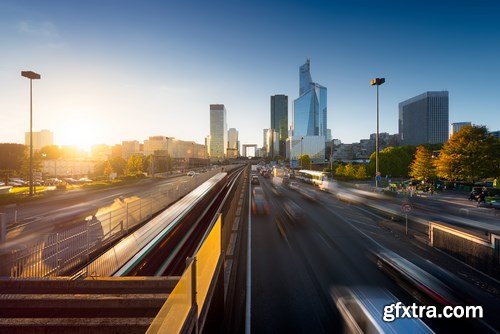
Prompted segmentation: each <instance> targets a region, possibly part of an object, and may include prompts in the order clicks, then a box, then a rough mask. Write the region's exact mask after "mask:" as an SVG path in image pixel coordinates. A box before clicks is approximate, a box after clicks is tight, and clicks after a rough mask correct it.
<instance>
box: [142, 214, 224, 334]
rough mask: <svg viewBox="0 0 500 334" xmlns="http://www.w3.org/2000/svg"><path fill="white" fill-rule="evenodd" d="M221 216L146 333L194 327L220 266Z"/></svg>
mask: <svg viewBox="0 0 500 334" xmlns="http://www.w3.org/2000/svg"><path fill="white" fill-rule="evenodd" d="M221 217H222V216H221V215H220V214H219V216H218V218H217V221H216V223H215V224H214V225H213V228H212V230H211V231H210V233H209V234H208V235H207V237H206V239H205V240H204V241H203V243H202V244H201V247H200V249H199V250H198V252H197V253H196V254H195V255H194V257H192V258H190V259H189V260H188V265H187V267H186V270H185V271H184V273H183V274H182V276H181V278H180V280H179V283H177V285H176V286H175V288H174V290H173V291H172V293H171V294H170V295H169V296H168V298H167V300H166V302H165V304H164V305H163V307H162V308H161V309H160V312H159V313H158V314H157V316H156V317H155V318H154V320H153V322H152V323H151V325H150V327H149V328H148V331H147V332H146V333H148V334H153V333H181V332H190V331H191V329H192V328H198V321H199V318H200V317H201V316H202V314H201V313H202V310H203V309H204V308H205V305H206V304H207V303H208V302H209V299H210V297H211V294H210V293H209V292H210V289H211V287H213V283H214V280H213V278H214V275H215V273H216V270H217V266H220V264H221V256H222V252H221V233H222V232H221V231H222V218H221ZM195 332H196V331H195Z"/></svg>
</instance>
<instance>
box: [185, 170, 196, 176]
mask: <svg viewBox="0 0 500 334" xmlns="http://www.w3.org/2000/svg"><path fill="white" fill-rule="evenodd" d="M195 175H196V173H195V172H194V171H190V172H188V173H187V176H191V177H193V176H195Z"/></svg>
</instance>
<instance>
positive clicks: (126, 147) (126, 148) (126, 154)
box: [122, 140, 144, 160]
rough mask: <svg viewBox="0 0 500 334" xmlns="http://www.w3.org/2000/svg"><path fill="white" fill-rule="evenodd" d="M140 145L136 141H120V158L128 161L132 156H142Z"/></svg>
mask: <svg viewBox="0 0 500 334" xmlns="http://www.w3.org/2000/svg"><path fill="white" fill-rule="evenodd" d="M143 153H144V152H141V144H140V143H139V141H137V140H128V141H122V158H123V159H125V160H128V159H129V158H130V157H131V156H133V155H134V154H143Z"/></svg>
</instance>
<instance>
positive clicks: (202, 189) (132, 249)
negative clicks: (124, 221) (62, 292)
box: [86, 173, 228, 276]
mask: <svg viewBox="0 0 500 334" xmlns="http://www.w3.org/2000/svg"><path fill="white" fill-rule="evenodd" d="M227 175H228V174H227V173H218V174H216V175H215V176H213V177H212V178H210V179H209V180H207V181H206V182H204V183H203V184H201V185H200V186H199V187H197V188H196V189H195V190H193V191H192V192H191V193H189V194H187V195H186V196H184V197H183V198H182V199H180V200H179V201H177V202H176V203H174V204H173V205H171V206H170V207H169V208H168V209H166V210H164V211H163V212H161V213H160V214H159V215H157V216H156V217H154V218H153V219H151V220H150V221H149V222H148V223H146V224H145V225H144V226H142V227H140V228H139V229H137V230H136V231H135V232H134V233H132V234H130V235H128V236H127V237H125V238H123V240H121V241H120V242H119V243H117V244H116V245H115V246H113V247H112V248H110V249H109V250H107V251H106V252H105V253H103V254H102V255H100V256H99V257H97V258H96V259H95V260H94V261H92V262H90V263H89V264H88V265H87V267H86V274H87V276H128V275H134V273H135V271H137V270H138V269H137V267H138V266H139V264H140V263H141V262H143V261H144V259H145V258H146V257H147V256H148V255H149V254H150V252H153V251H155V250H156V249H158V247H160V246H163V244H164V242H165V239H167V238H168V241H169V244H172V245H173V244H176V242H177V241H178V240H179V239H182V234H183V232H185V231H179V229H182V230H188V229H189V226H187V227H184V226H182V225H183V224H180V222H182V221H183V220H185V219H189V218H194V217H192V216H193V215H197V214H199V213H196V212H193V210H192V208H194V207H197V206H198V207H202V208H207V207H209V206H210V205H211V203H212V201H213V200H214V199H215V198H216V197H217V196H216V195H217V194H218V193H219V192H220V191H221V190H222V188H223V187H224V186H225V184H226V180H227ZM184 225H185V224H184ZM178 232H179V233H178ZM176 239H177V240H176Z"/></svg>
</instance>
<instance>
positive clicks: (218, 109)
mask: <svg viewBox="0 0 500 334" xmlns="http://www.w3.org/2000/svg"><path fill="white" fill-rule="evenodd" d="M226 153H227V121H226V108H225V107H224V105H223V104H211V105H210V158H212V159H224V158H225V157H226Z"/></svg>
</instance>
